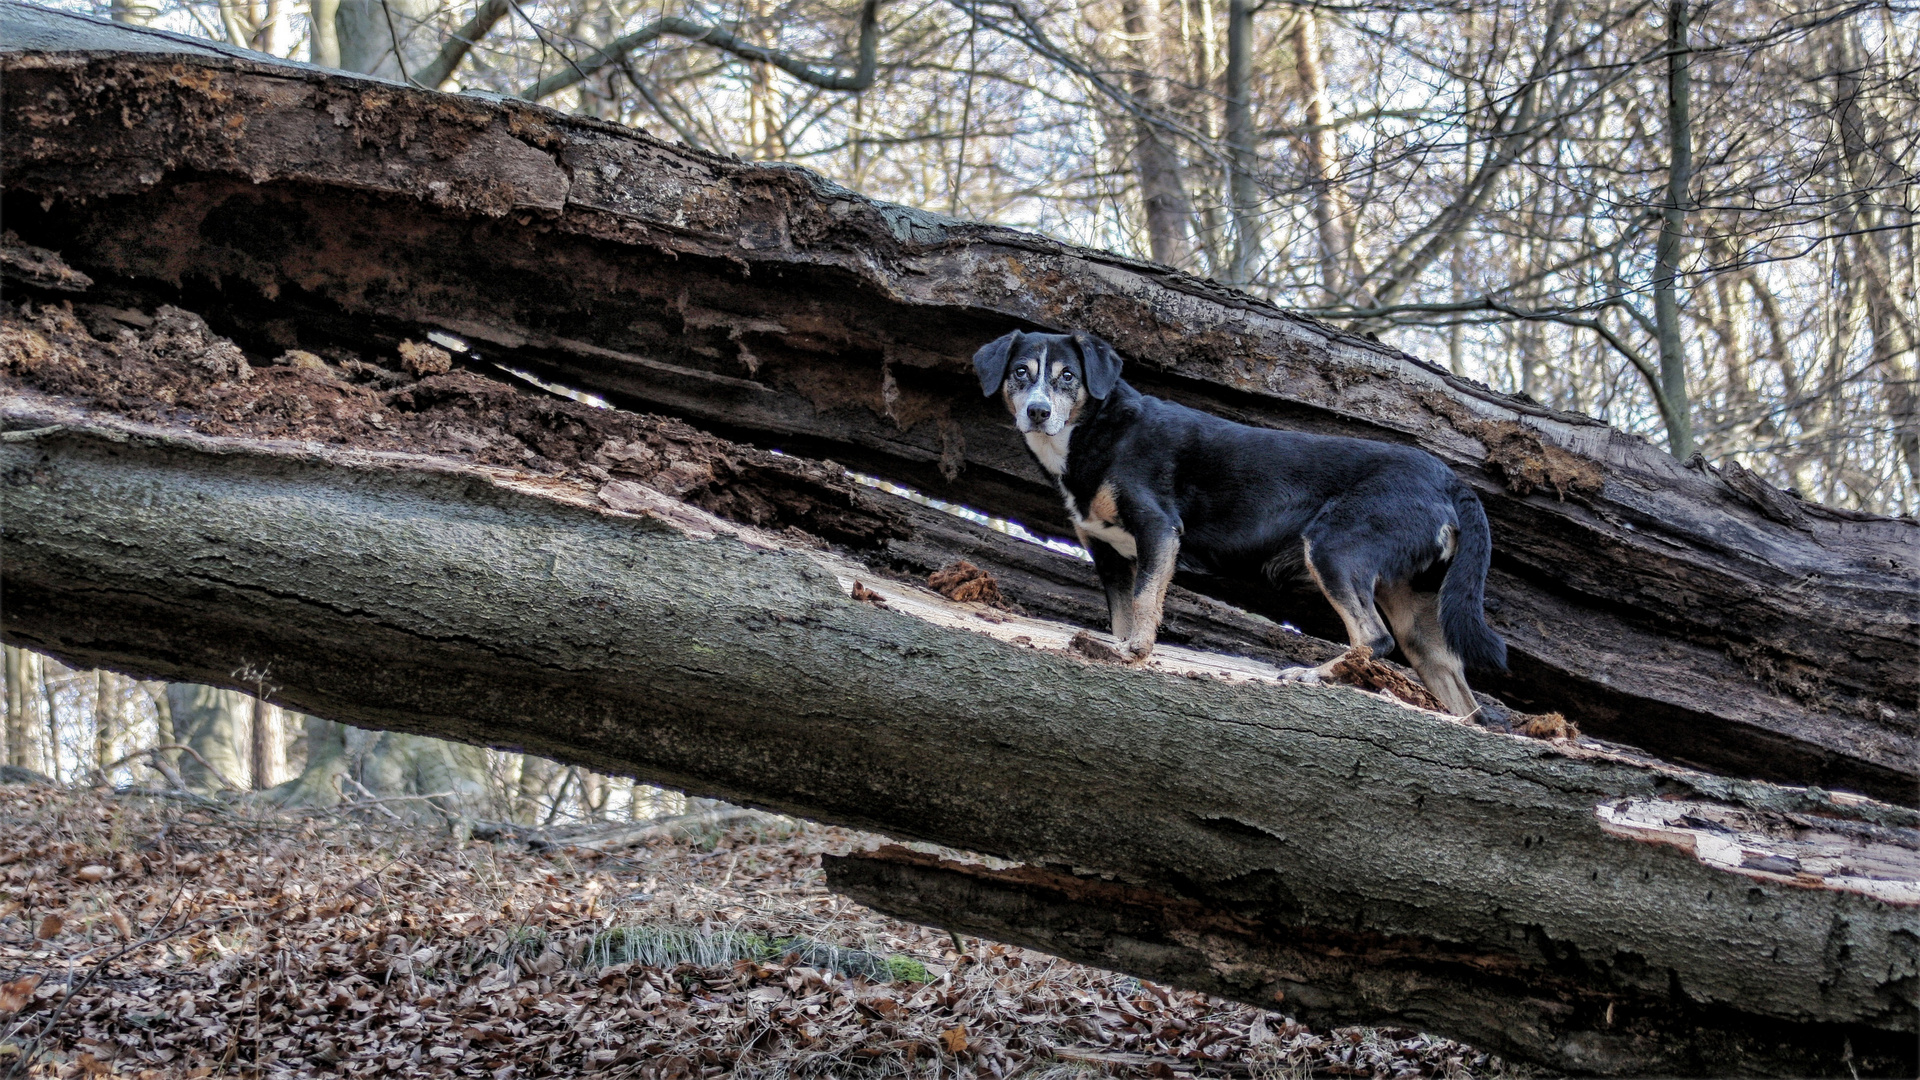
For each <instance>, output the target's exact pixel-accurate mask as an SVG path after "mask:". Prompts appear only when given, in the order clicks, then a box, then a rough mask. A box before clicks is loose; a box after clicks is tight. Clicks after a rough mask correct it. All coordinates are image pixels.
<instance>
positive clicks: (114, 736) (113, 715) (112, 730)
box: [93, 669, 120, 782]
mask: <svg viewBox="0 0 1920 1080" xmlns="http://www.w3.org/2000/svg"><path fill="white" fill-rule="evenodd" d="M119 741H120V677H119V676H117V675H115V674H113V673H112V672H110V671H102V670H99V669H95V670H94V673H93V767H94V768H95V769H98V770H104V769H105V768H106V766H107V764H108V763H109V762H111V761H113V759H114V756H115V755H114V746H115V745H116V744H117V743H118V742H119ZM106 779H107V777H106V774H105V772H104V771H102V773H101V780H102V781H103V782H104V781H105V780H106Z"/></svg>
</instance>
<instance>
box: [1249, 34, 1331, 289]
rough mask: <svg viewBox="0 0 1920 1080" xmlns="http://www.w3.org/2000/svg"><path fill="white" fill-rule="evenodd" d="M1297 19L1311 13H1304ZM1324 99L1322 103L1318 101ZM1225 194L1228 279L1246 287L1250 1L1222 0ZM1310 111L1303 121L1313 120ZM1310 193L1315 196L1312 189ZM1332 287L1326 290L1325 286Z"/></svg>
mask: <svg viewBox="0 0 1920 1080" xmlns="http://www.w3.org/2000/svg"><path fill="white" fill-rule="evenodd" d="M1300 17H1301V18H1312V12H1311V11H1308V12H1304V13H1302V15H1301V16H1300ZM1323 104H1324V103H1323ZM1225 112H1226V117H1225V119H1226V125H1225V126H1226V135H1227V169H1228V182H1227V194H1228V201H1229V207H1230V209H1231V211H1232V213H1231V214H1230V217H1231V219H1232V221H1233V257H1232V261H1231V262H1230V263H1229V264H1228V270H1227V280H1228V281H1229V282H1230V283H1232V284H1234V285H1239V286H1242V287H1244V286H1246V285H1247V284H1248V283H1249V282H1251V281H1252V280H1253V277H1254V273H1255V271H1256V270H1258V269H1259V263H1260V246H1261V245H1260V234H1261V228H1260V185H1259V183H1258V182H1257V181H1256V180H1255V179H1254V168H1255V166H1256V164H1257V163H1258V161H1259V146H1258V135H1257V134H1256V133H1255V130H1254V125H1253V4H1252V0H1228V3H1227V100H1226V109H1225ZM1314 122H1315V121H1314V120H1313V119H1312V116H1311V114H1310V115H1309V118H1308V123H1314ZM1315 197H1316V198H1318V192H1317V191H1316V194H1315ZM1329 291H1331V289H1329Z"/></svg>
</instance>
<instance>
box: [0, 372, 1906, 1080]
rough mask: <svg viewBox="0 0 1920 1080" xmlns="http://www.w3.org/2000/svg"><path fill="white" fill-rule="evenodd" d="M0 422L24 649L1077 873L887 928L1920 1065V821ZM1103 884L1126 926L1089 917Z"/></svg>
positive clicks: (1266, 670)
mask: <svg viewBox="0 0 1920 1080" xmlns="http://www.w3.org/2000/svg"><path fill="white" fill-rule="evenodd" d="M267 377H268V376H267V375H266V374H264V373H257V374H254V375H252V376H251V378H252V379H255V380H261V379H266V378H267ZM282 377H286V378H295V377H299V376H297V375H291V374H289V375H283V376H282ZM221 385H226V386H231V385H233V384H232V383H231V382H228V383H225V384H215V387H214V390H215V391H219V388H220V386H221ZM421 385H422V389H421V390H419V391H415V393H416V394H424V393H425V391H426V389H428V388H429V387H430V386H431V385H433V384H432V381H431V380H423V381H422V384H421ZM579 411H580V412H584V411H585V410H579ZM561 415H562V418H563V419H564V418H565V416H567V415H569V414H566V413H565V412H564V411H563V413H562V414H561ZM610 422H611V421H610ZM554 426H555V427H556V428H561V429H564V428H565V426H566V425H565V424H564V423H560V422H558V421H556V422H555V424H554ZM0 428H4V430H3V431H0V477H4V479H5V483H4V485H0V514H4V520H5V532H4V535H3V537H0V539H3V541H4V546H0V566H3V567H4V582H3V584H4V588H5V592H6V597H7V612H6V614H7V621H6V626H5V632H6V636H7V639H8V640H9V641H11V642H17V643H20V644H25V645H28V646H31V647H34V648H39V649H45V650H48V651H51V652H53V653H55V654H57V655H59V656H61V657H63V658H65V659H66V660H68V661H69V662H72V663H76V664H89V665H104V666H109V667H113V668H116V669H120V670H125V671H130V672H135V673H138V674H141V675H144V676H149V677H158V678H168V679H178V680H191V681H198V682H209V683H221V682H226V683H232V682H234V681H235V680H236V679H239V678H242V677H244V678H247V679H253V678H256V677H258V678H262V679H266V680H267V681H269V682H270V683H271V684H273V685H276V686H278V687H280V689H279V690H278V692H277V693H276V694H275V700H277V701H278V702H280V703H282V704H285V705H287V706H289V707H293V708H298V709H300V710H302V711H306V712H310V713H314V714H317V715H323V716H329V717H336V718H338V719H340V720H343V721H346V722H349V723H353V724H356V725H364V726H368V727H378V728H388V729H394V730H404V731H414V732H419V733H423V734H433V735H438V736H441V737H451V738H458V739H464V740H467V741H470V742H477V743H485V744H489V745H495V746H502V745H505V746H512V747H516V748H524V749H526V750H529V751H532V752H535V753H539V754H543V755H547V756H551V757H555V758H558V759H560V760H563V761H569V762H575V763H578V764H581V765H584V766H587V767H591V768H594V769H598V770H601V771H606V772H613V773H621V774H627V775H635V776H638V777H641V778H644V779H647V780H649V781H652V782H657V783H665V784H668V785H672V786H674V787H678V788H681V789H684V790H688V791H692V792H697V793H702V794H707V795H713V796H718V797H721V798H725V799H727V800H729V801H733V802H737V803H743V804H751V805H754V806H759V807H764V808H767V809H772V810H776V811H779V812H782V813H789V814H794V815H798V816H803V817H807V818H811V819H815V820H822V821H832V822H841V823H845V824H849V825H855V826H859V827H864V828H870V829H877V830H881V831H884V832H887V833H889V834H891V835H894V836H899V837H903V838H914V839H921V840H927V841H932V842H937V843H942V844H949V845H955V846H961V847H966V848H971V849H974V850H979V851H984V852H988V853H992V854H995V855H999V856H1003V857H1006V858H1012V859H1020V860H1025V861H1028V862H1030V863H1032V864H1035V866H1036V868H1037V867H1060V868H1066V867H1074V868H1078V870H1079V873H1080V874H1081V875H1082V877H1081V878H1079V879H1076V880H1079V881H1081V882H1082V884H1079V885H1074V886H1072V887H1071V888H1067V887H1066V886H1064V885H1062V884H1061V881H1060V879H1059V873H1058V872H1055V871H1042V870H1040V869H1035V870H1034V871H1033V872H1032V873H1033V874H1034V875H1037V877H1036V876H1030V877H1028V878H1023V879H1020V880H1019V882H1016V884H1017V885H1018V887H1019V888H1023V889H1025V888H1041V889H1042V890H1043V891H1044V890H1045V889H1053V890H1054V891H1055V892H1056V893H1059V894H1060V895H1059V896H1056V897H1055V898H1054V899H1053V900H1046V899H1045V898H1044V897H1042V898H1041V901H1037V902H1035V903H1028V902H1027V901H1022V903H1025V904H1027V907H1026V908H1022V909H1020V910H1013V909H1010V908H1009V907H1008V906H1007V904H1006V903H1005V902H998V903H997V906H996V905H995V904H989V903H987V902H986V901H985V900H984V899H982V898H990V897H991V896H992V895H994V892H993V890H994V889H996V888H999V887H1000V886H997V885H994V884H993V883H992V881H990V880H988V879H982V881H985V882H987V884H985V885H983V886H981V887H980V888H979V889H977V890H976V892H977V894H978V895H975V896H973V897H972V898H971V899H967V900H966V902H965V903H961V902H959V900H958V899H955V898H954V896H953V895H947V894H941V893H939V892H938V890H937V889H936V887H935V886H934V885H933V884H931V882H933V880H934V879H933V878H930V877H928V876H927V875H926V874H919V875H918V876H916V877H913V878H910V879H896V880H893V881H876V880H875V879H873V878H872V877H871V876H869V877H868V878H866V879H855V878H851V877H849V875H848V874H847V873H846V871H845V870H844V868H842V869H837V870H836V871H835V872H836V876H837V877H838V878H839V880H841V881H842V883H843V887H847V888H850V889H852V890H853V891H855V892H856V893H857V894H858V895H860V896H862V897H863V898H866V899H869V900H870V901H871V902H873V903H875V904H876V905H878V906H880V907H882V908H891V909H893V910H899V911H902V912H903V913H908V914H913V915H915V917H921V918H929V919H933V920H934V921H940V922H946V923H948V924H950V925H960V926H963V927H966V928H968V929H971V930H976V931H977V932H983V933H984V932H992V933H994V934H995V935H996V936H1004V937H1007V938H1010V939H1012V940H1024V941H1030V942H1033V943H1035V944H1038V945H1041V946H1042V947H1046V948H1050V949H1053V950H1055V951H1059V952H1062V953H1064V954H1066V955H1080V956H1084V957H1087V958H1089V959H1094V960H1096V961H1098V962H1102V963H1109V964H1113V965H1115V966H1118V967H1121V968H1124V969H1127V970H1134V971H1138V972H1140V973H1142V974H1146V975H1151V976H1157V977H1162V978H1168V979H1171V980H1173V981H1175V982H1178V983H1181V984H1183V985H1196V986H1201V987H1204V988H1207V989H1211V990H1215V991H1217V992H1221V993H1225V994H1229V995H1231V996H1234V997H1238V998H1241V999H1243V1000H1248V1001H1252V1002H1256V1003H1260V1004H1267V1005H1276V1006H1278V1007H1281V1008H1287V1009H1299V1010H1304V1011H1306V1012H1308V1013H1309V1014H1310V1015H1312V1016H1314V1017H1315V1018H1316V1019H1320V1020H1323V1021H1327V1022H1333V1023H1344V1022H1372V1023H1382V1022H1399V1023H1405V1024H1417V1025H1423V1026H1426V1027H1429V1028H1431V1029H1433V1030H1437V1031H1440V1032H1443V1033H1447V1034H1463V1035H1467V1036H1468V1037H1470V1038H1474V1039H1476V1040H1478V1041H1479V1042H1480V1043H1481V1045H1483V1046H1486V1047H1488V1048H1489V1049H1494V1050H1498V1051H1500V1052H1504V1053H1507V1054H1509V1055H1513V1056H1517V1057H1522V1058H1525V1059H1528V1060H1534V1061H1539V1062H1542V1063H1545V1064H1546V1065H1548V1066H1550V1067H1552V1068H1555V1069H1561V1070H1568V1071H1580V1072H1602V1073H1614V1074H1626V1075H1643V1074H1645V1073H1648V1072H1688V1073H1721V1074H1735V1073H1737V1074H1759V1073H1774V1074H1790V1075H1807V1074H1814V1073H1821V1074H1835V1075H1838V1074H1844V1073H1845V1071H1846V1069H1847V1068H1848V1067H1849V1066H1851V1067H1854V1068H1857V1069H1859V1070H1860V1071H1861V1072H1862V1073H1863V1074H1864V1073H1875V1074H1884V1075H1900V1074H1904V1073H1909V1072H1911V1070H1912V1069H1913V1067H1914V1065H1915V1064H1916V1062H1915V1060H1914V1056H1913V1049H1914V1036H1915V1027H1914V1020H1915V1010H1914V1006H1915V1000H1914V988H1915V986H1916V976H1917V975H1920V972H1917V971H1916V956H1915V952H1914V942H1915V939H1916V934H1917V933H1920V855H1916V851H1920V814H1916V813H1915V812H1914V811H1911V810H1907V809H1903V808H1896V807H1891V806H1886V805H1883V804H1876V803H1873V802H1870V801H1867V800H1863V799H1860V798H1858V797H1840V796H1830V795H1826V794H1824V793H1821V792H1818V791H1809V790H1800V789H1784V788H1776V787H1771V786H1769V785H1765V784H1761V783H1755V782H1749V781H1729V780H1724V779H1720V778H1716V777H1711V776H1706V775H1703V774H1698V773H1692V772H1687V771H1683V770H1677V769H1673V768H1670V767H1665V766H1660V765H1657V764H1650V763H1647V762H1643V761H1635V760H1630V759H1627V758H1624V757H1621V756H1619V755H1615V754H1610V753H1606V752H1604V751H1600V750H1594V749H1588V748H1582V747H1575V746H1571V745H1550V744H1547V743H1542V742H1539V741H1535V740H1529V739H1523V738H1518V737H1514V736H1506V735H1498V734H1492V733H1488V732H1484V731H1482V730H1480V729H1478V728H1475V727H1472V726H1469V725H1466V724H1463V723H1460V722H1457V721H1455V720H1453V719H1451V718H1448V717H1445V716H1442V715H1440V714H1437V713H1429V712H1424V711H1421V710H1416V709H1412V708H1408V707H1404V706H1401V705H1398V704H1396V703H1393V702H1390V701H1387V700H1384V699H1382V698H1379V697H1375V696H1373V695H1368V694H1364V693H1361V692H1359V691H1354V690H1349V689H1343V688H1318V687H1301V686H1289V685H1282V684H1278V683H1276V682H1274V681H1273V679H1272V670H1273V669H1272V668H1271V667H1268V666H1266V665H1261V664H1258V663H1256V662H1253V661H1247V660H1234V659H1230V658H1224V657H1217V656H1212V655H1208V654H1200V653H1193V652H1190V651H1187V650H1184V649H1180V648H1168V649H1167V650H1165V651H1164V655H1161V656H1158V657H1157V658H1156V661H1155V666H1154V667H1153V668H1150V669H1132V668H1126V667H1122V666H1115V665H1108V664H1097V663H1090V662H1087V661H1084V660H1080V659H1077V658H1075V657H1073V656H1071V655H1069V654H1068V653H1067V652H1066V651H1065V649H1064V646H1065V645H1066V644H1067V641H1068V638H1069V637H1070V636H1071V635H1072V634H1073V631H1074V628H1073V627H1070V626H1063V625H1060V624H1053V623H1046V622H1041V621H1038V620H1034V619H1029V618H1023V617H1019V616H1014V615H1009V614H1006V613H1000V612H989V611H987V610H985V609H983V608H982V607H981V606H980V605H967V604H955V603H952V602H949V601H946V600H944V599H942V598H940V597H939V596H937V595H935V594H933V593H931V592H928V591H925V590H916V589H914V588H911V587H909V586H905V585H902V584H898V583H894V582H890V581H886V580H883V579H880V578H878V577H868V578H866V581H867V584H866V585H863V586H862V587H861V590H859V592H858V593H855V594H856V595H859V594H865V595H868V596H869V600H868V601H860V600H856V599H853V598H852V597H851V596H850V595H849V594H850V593H854V592H855V590H854V586H855V584H856V582H858V581H860V580H861V578H862V575H866V574H867V573H868V571H867V569H866V568H865V567H864V566H862V565H861V564H859V563H855V562H852V561H850V560H849V559H847V558H846V557H845V556H842V555H836V554H834V553H832V552H829V551H825V550H822V549H821V548H820V547H819V546H818V545H817V544H812V543H798V542H797V541H796V540H795V539H783V538H782V537H781V536H780V535H778V534H774V533H769V532H763V531H760V530H757V529H754V528H751V527H748V526H743V525H738V524H735V523H732V522H728V521H726V520H723V519H720V518H716V517H713V516H712V515H710V514H707V513H706V512H704V511H701V510H699V509H698V508H696V507H694V506H691V505H689V504H687V503H682V502H678V501H676V500H674V499H672V498H669V497H668V496H666V495H664V494H661V493H660V492H658V491H657V490H654V489H652V488H650V487H647V486H644V485H641V484H639V483H635V482H633V481H629V480H622V479H613V480H610V481H606V482H604V483H603V482H601V481H600V480H598V479H596V478H593V477H592V476H591V475H590V474H588V473H583V472H579V471H570V472H563V473H539V472H533V471H529V470H526V469H514V468H508V467H505V466H500V465H485V464H475V463H472V462H470V461H460V460H453V459H448V458H444V457H435V456H428V455H421V454H417V453H403V452H373V451H367V450H360V449H355V448H352V447H340V446H328V445H327V444H325V443H321V442H317V441H311V440H308V441H278V442H276V441H270V440H261V439H257V438H240V437H216V436H209V435H204V434H198V433H194V432H190V431H185V430H180V429H177V428H176V429H163V428H158V427H156V426H154V425H152V424H146V423H140V422H135V421H129V420H125V419H119V418H114V417H112V416H108V415H103V414H99V413H97V412H88V411H85V410H81V409H78V408H75V407H73V406H71V405H68V404H63V403H61V402H58V401H50V400H47V399H44V398H41V397H38V396H36V395H33V394H31V393H26V392H22V391H19V390H15V391H12V392H11V393H10V395H9V397H8V398H7V400H6V401H5V403H4V405H0ZM476 453H480V451H476ZM794 467H795V468H801V469H804V468H806V466H804V463H796V464H795V466H794ZM582 468H584V466H582ZM659 475H660V476H661V477H662V478H670V477H672V476H673V475H676V472H675V470H673V469H664V470H662V471H661V473H660V474H659ZM743 498H744V496H743ZM735 505H736V506H737V505H738V504H735ZM858 510H859V508H858V507H857V506H855V507H852V508H850V509H849V511H848V512H850V513H852V512H857V511H858ZM875 600H877V601H878V603H875V602H872V601H875ZM242 670H244V672H245V673H246V674H245V675H244V676H242V675H236V672H237V671H242ZM1676 808H1677V809H1676ZM1727 822H1733V823H1735V825H1737V827H1738V831H1736V829H1735V827H1734V826H1730V825H1728V824H1726V823H1727ZM1768 832H1772V833H1777V834H1778V835H1776V836H1773V837H1772V838H1771V839H1769V838H1768V837H1766V836H1763V835H1759V834H1764V833H1768ZM1745 833H1755V834H1756V836H1757V838H1756V839H1753V840H1747V839H1746V838H1745V835H1744V834H1745ZM1729 836H1732V837H1736V838H1737V839H1738V840H1739V841H1740V842H1729V841H1728V840H1726V839H1725V837H1729ZM1796 837H1797V838H1798V839H1797V840H1796V839H1794V838H1796ZM1789 841H1792V842H1793V843H1799V844H1800V846H1799V847H1793V846H1792V843H1789ZM1716 844H1717V846H1715V845H1716ZM1756 845H1758V846H1757V847H1756ZM1782 845H1786V846H1784V847H1783V846H1782ZM1774 849H1778V850H1774ZM920 869H923V870H925V869H928V868H926V867H922V868H920ZM932 869H933V870H939V869H940V868H938V867H934V868H932ZM1087 874H1102V875H1108V876H1110V878H1111V879H1112V880H1111V881H1107V882H1104V883H1100V882H1095V883H1093V884H1091V885H1089V884H1086V879H1085V875H1087ZM1036 882H1038V884H1037V885H1036ZM1102 888H1104V889H1107V890H1109V892H1110V893H1111V895H1100V894H1098V892H1097V890H1098V889H1102ZM1063 889H1064V890H1065V891H1064V892H1062V890H1063ZM1089 889H1093V890H1096V891H1095V892H1091V893H1090V892H1089V891H1088V890H1089ZM1113 890H1118V891H1117V892H1113ZM1002 891H1003V892H1004V890H1002ZM949 893H951V890H949ZM943 895H945V896H946V899H951V900H953V903H952V904H950V905H946V906H945V907H942V905H944V904H946V901H945V900H941V899H939V898H940V897H941V896H943ZM1033 895H1034V896H1039V895H1040V894H1033ZM1029 899H1030V900H1031V899H1032V897H1029ZM936 900H938V903H935V902H934V901H936ZM1089 906H1091V907H1092V908H1095V909H1097V910H1098V912H1099V913H1100V914H1099V915H1098V918H1100V919H1104V920H1106V925H1105V928H1104V929H1102V928H1100V927H1098V926H1096V927H1094V928H1093V929H1092V930H1089V929H1087V928H1086V927H1084V926H1083V927H1082V928H1081V929H1079V930H1074V931H1072V932H1071V933H1068V932H1064V931H1062V930H1061V927H1062V926H1063V925H1064V924H1066V923H1070V922H1071V919H1072V918H1081V919H1084V918H1085V916H1086V912H1087V909H1088V907H1089ZM1056 909H1057V910H1056ZM1069 910H1071V911H1072V914H1071V918H1064V917H1063V916H1061V915H1060V914H1059V913H1058V912H1059V911H1069ZM1155 911H1158V912H1160V913H1161V914H1160V916H1158V918H1159V922H1158V923H1155V922H1154V918H1155V916H1153V915H1152V912H1155ZM1168 913H1171V916H1169V915H1168ZM1101 935H1104V937H1101ZM1156 935H1158V936H1156ZM1096 939H1098V940H1096ZM1196 942H1197V944H1196ZM1361 946H1365V947H1361ZM1316 957H1317V959H1316ZM1228 961H1231V962H1230V963H1228ZM1223 965H1224V966H1223ZM1276 990H1280V991H1283V992H1284V993H1285V994H1286V995H1287V996H1286V998H1284V999H1280V998H1277V997H1276V996H1275V991H1276ZM1489 1002H1492V1003H1495V1004H1497V1008H1493V1007H1489V1005H1488V1003H1489ZM1670 1014H1679V1015H1680V1016H1681V1017H1682V1019H1679V1020H1674V1019H1672V1017H1671V1015H1670Z"/></svg>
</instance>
